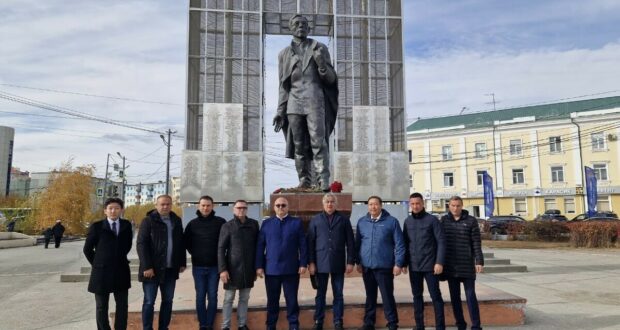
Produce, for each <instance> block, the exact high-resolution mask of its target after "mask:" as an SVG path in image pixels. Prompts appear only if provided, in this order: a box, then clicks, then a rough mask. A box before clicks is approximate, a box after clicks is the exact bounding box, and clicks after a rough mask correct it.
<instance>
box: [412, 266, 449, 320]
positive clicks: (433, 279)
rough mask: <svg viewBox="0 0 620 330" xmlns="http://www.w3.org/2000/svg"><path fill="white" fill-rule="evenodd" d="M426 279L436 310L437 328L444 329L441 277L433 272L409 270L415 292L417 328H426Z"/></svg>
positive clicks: (414, 310) (414, 311)
mask: <svg viewBox="0 0 620 330" xmlns="http://www.w3.org/2000/svg"><path fill="white" fill-rule="evenodd" d="M424 280H426V286H427V287H428V293H429V294H430V295H431V300H432V301H433V308H434V310H435V329H437V330H444V329H445V328H446V321H445V317H444V313H443V305H444V304H443V298H442V297H441V290H440V289H439V279H438V278H437V276H435V275H434V274H433V272H411V271H410V272H409V282H410V283H411V292H412V293H413V313H414V318H415V325H416V328H417V329H424V296H423V294H424V282H423V281H424Z"/></svg>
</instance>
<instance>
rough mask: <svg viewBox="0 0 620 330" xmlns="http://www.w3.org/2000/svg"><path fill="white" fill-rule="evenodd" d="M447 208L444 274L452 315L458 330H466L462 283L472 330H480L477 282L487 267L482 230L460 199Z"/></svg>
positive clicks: (442, 219)
mask: <svg viewBox="0 0 620 330" xmlns="http://www.w3.org/2000/svg"><path fill="white" fill-rule="evenodd" d="M448 208H449V209H450V212H448V214H446V215H444V216H443V217H442V218H441V222H442V225H443V228H444V232H445V235H446V263H445V265H444V269H443V270H444V271H443V272H444V274H445V277H446V278H447V280H448V288H449V289H450V300H451V301H452V312H453V314H454V319H455V320H456V326H457V327H458V329H459V330H464V329H466V328H467V323H465V318H464V317H463V307H462V306H461V283H463V287H464V288H465V297H466V299H467V309H468V310H469V319H470V320H471V329H472V330H479V329H482V328H481V327H480V309H479V307H478V298H477V297H476V283H475V281H476V273H481V272H482V271H483V267H484V257H483V255H482V248H481V243H480V227H478V221H476V218H474V217H472V216H471V215H469V213H468V212H467V211H466V210H463V199H461V197H459V196H454V197H452V198H450V202H449V204H448Z"/></svg>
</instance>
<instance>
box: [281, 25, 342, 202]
mask: <svg viewBox="0 0 620 330" xmlns="http://www.w3.org/2000/svg"><path fill="white" fill-rule="evenodd" d="M289 28H290V30H291V32H292V34H293V41H292V42H291V45H290V46H288V47H286V48H284V49H283V50H282V51H281V52H280V54H279V55H278V63H279V66H278V69H279V78H280V94H279V102H278V110H277V113H276V115H275V117H274V119H273V125H274V126H275V127H274V129H275V131H276V132H279V131H280V129H282V130H283V133H284V139H285V140H286V158H291V159H295V168H296V169H297V175H298V176H299V187H300V188H310V187H312V186H313V185H315V186H316V187H319V188H320V189H321V190H324V191H328V190H329V175H330V174H329V143H328V142H329V136H330V135H331V133H332V131H333V130H334V125H335V123H336V114H337V111H338V81H337V76H336V72H335V71H334V68H333V66H332V64H331V59H330V56H329V51H328V49H327V46H325V45H324V44H322V43H320V42H318V41H316V40H313V39H310V38H308V32H309V30H310V27H309V25H308V20H307V19H306V18H305V17H303V16H301V15H295V16H293V17H292V18H291V19H290V21H289Z"/></svg>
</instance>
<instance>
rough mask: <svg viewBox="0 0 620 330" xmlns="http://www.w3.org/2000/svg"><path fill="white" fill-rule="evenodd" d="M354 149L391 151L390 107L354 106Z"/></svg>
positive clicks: (361, 150)
mask: <svg viewBox="0 0 620 330" xmlns="http://www.w3.org/2000/svg"><path fill="white" fill-rule="evenodd" d="M353 151H354V152H389V151H390V108H389V107H384V106H356V107H353Z"/></svg>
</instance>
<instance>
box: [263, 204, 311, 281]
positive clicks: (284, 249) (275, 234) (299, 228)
mask: <svg viewBox="0 0 620 330" xmlns="http://www.w3.org/2000/svg"><path fill="white" fill-rule="evenodd" d="M307 252H308V246H307V245H306V235H305V233H304V227H303V225H302V223H301V219H299V218H295V217H292V216H290V215H287V216H286V217H285V218H284V219H283V220H280V219H278V218H277V217H275V216H273V217H271V218H269V219H266V220H265V221H263V224H262V226H261V228H260V232H259V234H258V241H257V243H256V268H257V269H258V268H263V269H264V270H265V274H267V275H292V274H297V273H298V271H299V267H307V266H308V253H307Z"/></svg>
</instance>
